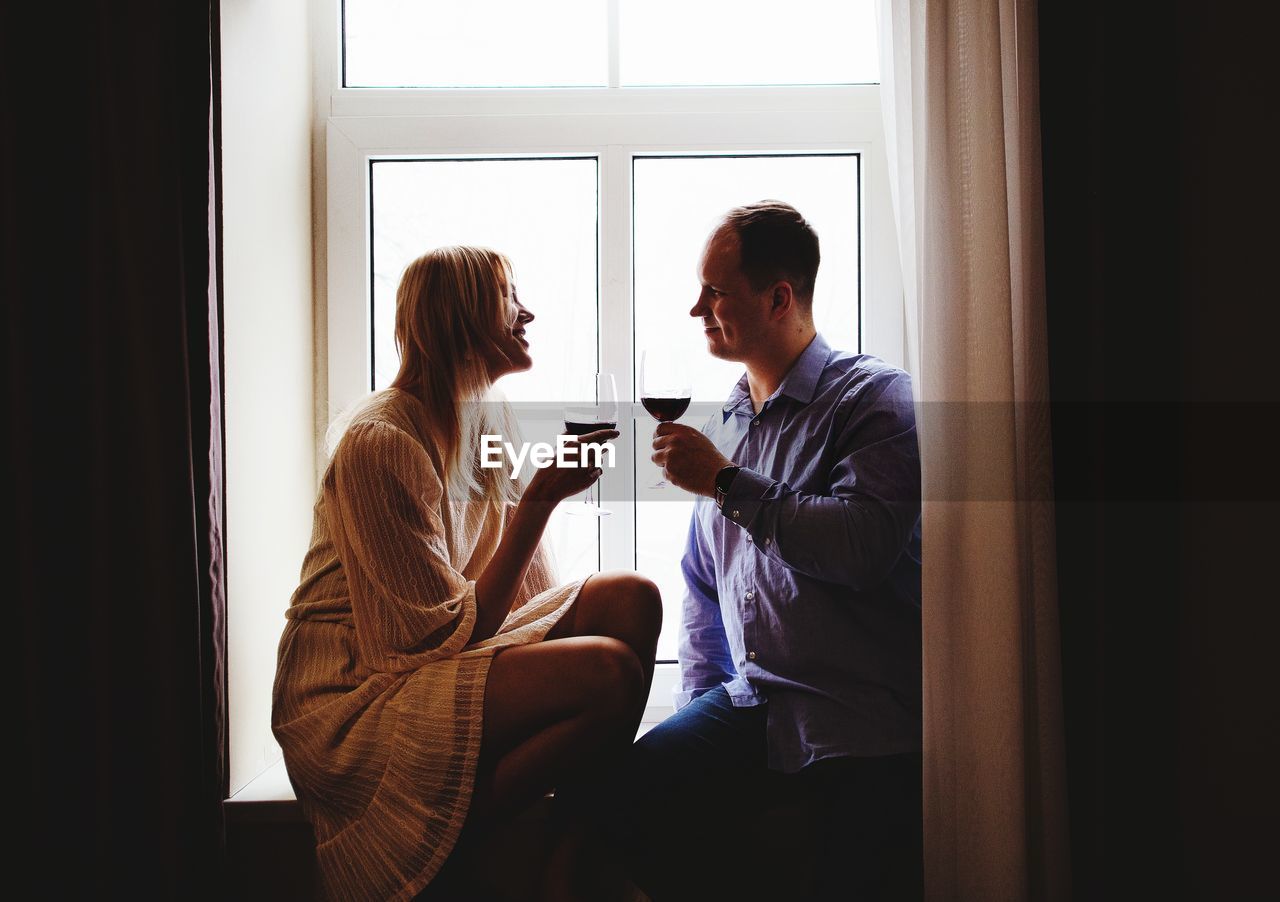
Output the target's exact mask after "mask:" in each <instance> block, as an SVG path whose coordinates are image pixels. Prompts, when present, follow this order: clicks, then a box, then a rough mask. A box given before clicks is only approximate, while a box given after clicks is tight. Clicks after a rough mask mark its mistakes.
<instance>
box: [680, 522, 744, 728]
mask: <svg viewBox="0 0 1280 902" xmlns="http://www.w3.org/2000/svg"><path fill="white" fill-rule="evenodd" d="M680 570H681V572H682V573H683V574H684V583H685V594H684V609H683V616H682V618H681V624H680V636H679V651H678V654H677V657H678V658H679V660H680V685H679V686H678V687H677V689H676V693H675V707H676V710H679V709H681V708H683V707H684V706H685V705H687V704H689V702H691V701H693V700H694V699H695V698H697V697H698V696H699V695H701V694H702V693H704V692H706V691H707V690H708V689H714V688H715V687H716V686H719V685H721V684H722V683H725V682H727V681H728V680H731V679H733V674H734V667H733V657H732V655H731V654H730V653H729V642H728V639H727V638H726V637H725V632H724V621H723V619H722V618H721V616H720V599H719V595H718V593H717V592H716V587H715V569H714V567H712V566H711V561H710V558H709V556H708V555H707V548H706V545H705V542H704V541H703V538H702V534H701V530H700V529H699V527H698V511H697V508H696V505H695V509H694V511H693V514H692V516H690V518H689V537H688V539H687V541H686V542H685V551H684V557H683V558H681V560H680Z"/></svg>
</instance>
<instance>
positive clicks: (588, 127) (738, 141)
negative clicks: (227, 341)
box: [313, 0, 905, 722]
mask: <svg viewBox="0 0 1280 902" xmlns="http://www.w3.org/2000/svg"><path fill="white" fill-rule="evenodd" d="M315 4H316V5H315V7H314V11H315V13H316V19H315V21H314V23H313V24H314V26H315V29H316V35H315V37H316V46H317V59H316V89H317V98H316V100H317V103H316V117H317V126H318V127H322V128H323V136H324V138H323V146H324V160H325V163H324V180H325V181H324V186H323V187H322V188H321V191H322V192H323V194H324V197H325V210H326V225H325V228H324V233H325V236H326V237H325V239H324V251H325V260H326V262H325V265H324V270H323V272H324V276H325V279H324V281H325V285H324V289H323V291H322V292H321V293H322V295H323V296H324V297H325V298H326V303H325V306H326V308H327V314H326V326H327V328H326V332H327V347H326V348H324V351H325V354H324V356H323V359H318V360H317V367H318V374H319V373H322V375H319V376H318V378H319V381H320V382H321V383H322V384H323V385H325V386H326V387H327V398H328V404H327V406H328V411H329V415H330V416H332V415H333V414H334V413H336V412H337V411H340V410H342V409H343V408H344V407H345V406H346V405H348V404H349V403H351V402H352V401H354V400H356V399H358V398H359V397H360V396H362V395H363V394H365V393H366V392H367V391H368V390H369V388H370V374H371V372H372V360H371V356H370V355H371V335H372V323H371V311H372V300H373V299H372V296H371V279H370V276H369V268H370V261H371V254H372V246H371V240H372V229H371V223H370V221H369V211H370V197H369V190H370V163H371V161H373V160H377V159H395V158H406V157H411V158H415V159H422V158H433V157H439V158H457V157H520V156H529V157H544V156H594V157H597V158H598V160H599V166H598V172H599V197H600V216H599V232H598V235H597V239H598V241H599V249H600V253H599V273H598V284H599V286H600V296H599V314H600V321H599V329H598V333H599V337H600V346H599V361H600V367H601V369H602V370H603V371H610V372H617V373H632V372H633V367H634V365H635V362H634V359H633V356H632V355H633V348H632V347H631V341H632V334H633V330H632V323H633V319H632V317H633V306H632V296H631V290H632V278H631V264H632V260H631V253H632V240H631V225H632V216H631V182H632V171H633V168H632V158H633V157H634V156H635V155H642V154H663V155H674V154H685V153H687V154H697V155H705V154H717V153H725V154H733V153H737V154H752V153H762V154H775V153H776V154H803V153H813V152H818V153H856V154H859V155H860V165H859V172H860V178H861V180H862V184H861V186H860V187H861V190H860V200H861V207H862V209H861V222H860V230H859V235H860V240H861V242H862V247H861V249H860V253H861V259H862V265H861V267H860V272H861V280H862V284H861V286H860V290H861V302H862V310H861V330H860V339H861V343H862V349H863V350H867V351H870V352H872V353H875V354H877V355H878V356H880V357H882V358H884V359H885V360H886V361H888V362H889V363H891V364H893V365H895V366H899V367H902V366H904V364H905V353H904V344H903V339H904V331H903V315H902V314H903V308H902V280H901V274H900V268H899V265H898V252H897V242H896V238H895V233H894V226H893V220H892V206H891V203H892V201H891V197H890V189H889V177H888V167H887V161H886V158H885V152H884V133H883V124H882V119H881V113H880V90H879V86H878V85H838V86H803V87H760V88H755V87H752V88H743V87H734V88H619V87H616V85H617V64H616V61H617V53H616V47H617V31H616V25H615V23H616V21H617V16H616V2H613V3H611V4H610V5H611V12H610V16H611V18H610V22H611V31H612V33H613V37H612V38H611V45H612V50H611V53H610V57H611V60H612V63H611V66H610V81H611V84H613V85H615V87H605V88H560V89H545V90H544V89H405V88H397V89H390V90H382V89H371V88H345V87H343V86H342V84H341V77H342V76H341V58H342V56H341V52H342V51H341V34H340V33H339V28H340V26H339V23H340V21H341V19H340V10H341V2H340V0H315ZM317 174H318V173H317ZM695 294H696V286H694V285H691V286H690V298H691V299H692V298H693V297H694V295H695ZM690 303H691V305H692V300H691V301H690ZM318 350H319V349H318ZM850 350H853V349H850ZM317 356H318V358H319V357H320V355H317ZM624 382H626V383H628V384H626V385H624V384H622V383H624ZM619 383H620V384H619V386H618V389H619V391H620V392H621V393H622V395H623V398H622V400H623V401H626V400H628V399H629V398H630V394H629V393H630V392H631V391H632V386H633V385H634V379H630V380H629V379H626V378H623V379H620V380H619ZM323 425H324V424H321V432H323ZM633 468H634V461H624V460H622V459H621V458H620V459H619V461H618V466H617V467H616V468H615V469H614V470H613V471H611V472H610V473H609V474H607V476H608V478H610V479H611V480H617V481H618V484H619V485H623V484H625V485H632V484H633V482H632V478H633ZM623 480H625V483H624V482H622V481H623ZM605 491H607V492H608V493H609V496H610V497H613V498H619V497H624V495H623V493H622V492H621V491H619V490H617V489H614V490H612V491H609V489H608V487H607V486H606V488H605ZM611 506H613V507H625V505H615V504H612V503H611ZM617 513H619V514H620V515H619V516H613V517H607V518H602V519H601V524H600V527H601V531H600V549H601V559H600V564H601V567H602V569H615V568H618V569H634V568H635V565H636V552H635V517H634V512H633V511H627V510H619V511H617ZM675 681H676V666H675V665H673V664H666V665H659V667H658V671H657V673H656V674H655V678H654V688H653V691H652V693H651V695H650V700H649V709H648V711H647V712H646V714H645V718H644V719H645V721H646V722H653V721H656V720H661V719H662V717H663V716H665V715H666V714H669V713H670V712H671V709H672V702H671V698H672V689H673V687H674V685H675Z"/></svg>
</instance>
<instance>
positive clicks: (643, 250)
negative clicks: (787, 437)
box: [634, 154, 860, 658]
mask: <svg viewBox="0 0 1280 902" xmlns="http://www.w3.org/2000/svg"><path fill="white" fill-rule="evenodd" d="M858 159H859V158H858V156H857V155H856V154H841V155H822V156H786V157H780V156H754V157H637V158H636V160H635V163H634V189H635V190H634V194H635V210H634V216H635V225H634V242H635V246H634V261H635V262H634V265H635V272H634V280H635V310H636V315H635V339H636V358H637V360H638V359H639V355H640V352H641V351H643V350H645V349H646V348H650V347H675V348H677V349H678V350H681V351H682V352H684V354H685V356H686V358H687V359H688V361H689V375H690V379H691V382H692V387H693V400H694V402H695V405H696V403H697V402H708V403H710V404H712V405H714V407H713V409H715V410H718V409H719V404H721V403H723V402H724V399H725V398H726V397H728V394H729V390H730V389H731V388H732V387H733V385H734V383H735V382H737V380H738V378H739V377H740V376H741V375H742V374H743V372H744V370H743V368H742V364H740V363H731V362H728V361H723V360H717V359H715V358H713V357H712V356H711V355H710V354H708V353H707V350H706V339H705V338H704V337H703V334H702V330H701V327H700V321H699V320H695V319H694V318H692V317H690V316H689V309H690V308H691V307H693V305H694V304H695V303H696V301H697V299H698V292H699V288H700V285H699V282H698V277H697V265H698V259H699V257H700V256H701V254H702V247H703V244H704V242H705V241H706V238H707V234H708V232H709V231H710V230H711V228H712V227H713V226H714V225H715V223H716V222H717V221H718V219H719V218H720V216H721V215H722V214H724V213H725V212H726V211H727V210H729V209H730V208H731V207H734V206H738V205H740V204H744V203H751V202H753V201H756V200H761V199H764V198H776V199H779V200H785V201H786V202H787V203H790V204H792V205H793V206H795V207H796V209H798V210H799V211H800V212H801V213H802V214H803V215H804V216H805V218H806V219H808V220H809V222H810V223H812V225H813V227H814V229H815V230H816V231H817V232H818V237H819V240H820V242H821V249H822V265H821V268H820V269H819V271H818V281H817V286H816V288H815V291H814V300H813V305H814V311H813V312H814V322H815V325H816V326H817V328H818V331H819V332H821V333H822V335H823V337H825V338H826V339H827V341H828V342H830V343H831V345H832V346H833V347H835V348H840V349H842V350H848V351H857V350H858V346H859V337H858V311H859V302H860V294H859V285H860V275H859V268H860V263H859V246H860V239H859V233H858V223H859V212H858V210H859V194H858V191H859V181H858ZM637 378H638V376H637ZM634 390H635V391H636V392H637V394H636V395H635V396H636V397H639V394H638V392H639V385H638V384H637V385H636V386H634ZM693 409H697V408H696V407H695V408H691V410H693ZM706 411H707V406H706V404H703V405H701V409H700V410H698V413H697V414H692V413H691V414H690V415H688V416H686V417H685V418H684V419H683V420H682V422H686V423H688V425H691V426H695V427H700V426H701V425H702V423H703V421H704V420H705V418H706V415H707V413H706ZM654 425H655V424H654V422H653V421H652V420H638V421H637V423H636V429H637V432H636V435H637V443H638V444H639V445H640V447H641V448H644V447H647V437H648V436H649V435H651V434H652V432H653V427H654ZM637 465H638V470H637V477H636V480H637V482H636V484H637V485H639V486H646V485H650V484H652V482H653V481H654V480H655V479H657V477H658V473H657V469H656V468H655V467H654V466H653V464H652V463H651V462H650V461H649V460H648V455H647V454H639V455H638V461H637ZM665 494H666V495H667V497H668V499H669V500H644V499H646V498H647V499H652V498H653V497H654V496H653V495H652V494H650V493H646V492H644V491H641V493H640V495H641V500H639V502H638V503H637V505H636V557H637V567H638V568H639V569H640V571H641V572H642V573H644V574H646V575H647V576H650V577H651V578H653V579H654V580H655V581H656V582H657V583H658V585H659V587H660V588H661V590H662V597H663V601H664V606H665V608H666V612H665V614H666V616H665V618H664V620H663V633H662V638H661V640H660V642H659V646H658V655H659V657H661V658H674V657H675V633H676V629H677V626H678V624H679V623H680V602H681V599H682V598H683V597H684V581H683V578H682V577H681V575H680V557H681V554H682V552H683V550H684V541H685V536H686V534H687V531H688V525H689V515H690V512H691V511H692V503H691V502H689V501H682V500H679V499H680V498H682V497H687V496H684V494H683V493H681V492H679V491H676V490H667V492H666V493H665Z"/></svg>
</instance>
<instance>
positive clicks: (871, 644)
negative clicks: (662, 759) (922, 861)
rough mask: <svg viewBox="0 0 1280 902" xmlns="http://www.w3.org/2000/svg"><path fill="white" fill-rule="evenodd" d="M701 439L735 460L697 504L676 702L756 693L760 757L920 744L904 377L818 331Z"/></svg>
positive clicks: (915, 561) (913, 518)
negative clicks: (718, 492) (764, 737)
mask: <svg viewBox="0 0 1280 902" xmlns="http://www.w3.org/2000/svg"><path fill="white" fill-rule="evenodd" d="M703 432H704V433H705V434H706V435H707V436H708V437H709V438H710V439H711V441H712V442H714V443H715V445H716V447H718V448H719V449H720V452H721V453H722V454H724V455H725V456H726V457H728V458H729V459H730V460H732V461H733V462H734V463H735V464H739V465H741V466H742V470H740V471H739V472H738V474H737V476H736V477H735V478H734V480H733V484H732V486H731V488H730V490H729V493H728V496H727V497H726V498H725V500H724V506H723V508H718V507H716V504H715V502H714V501H713V500H711V499H708V498H699V499H698V500H697V503H696V504H695V505H694V512H693V517H692V519H691V522H690V525H689V538H688V543H687V546H686V549H685V554H684V559H683V560H682V562H681V569H682V570H683V572H684V578H685V585H686V592H685V598H684V610H683V618H682V623H681V629H680V637H679V659H680V685H679V687H678V690H677V692H676V700H675V701H676V708H677V709H679V708H681V707H683V706H684V705H686V704H688V703H689V702H690V701H691V700H692V699H694V698H696V697H697V696H698V695H701V694H702V693H703V692H705V691H707V690H708V689H711V688H714V687H715V686H718V685H724V686H725V687H726V689H727V690H728V692H729V695H730V698H731V699H732V700H733V703H734V705H736V706H739V707H740V706H743V705H757V704H764V703H767V704H768V744H769V766H770V767H771V768H773V769H775V770H782V771H786V772H794V771H797V770H799V769H800V768H802V767H804V766H805V765H807V764H809V763H811V762H813V761H817V760H819V759H821V758H827V757H835V756H845V755H855V756H871V755H889V754H897V753H901V752H914V751H919V750H920V747H921V743H920V737H921V728H920V708H921V705H920V561H921V555H920V458H919V452H918V447H917V440H916V425H915V407H914V402H913V399H912V394H911V380H910V377H909V376H908V375H907V374H906V373H904V372H903V371H901V370H899V369H895V368H894V367H891V366H889V365H888V364H886V363H884V362H883V361H882V360H880V359H879V358H876V357H872V356H869V355H854V354H848V353H845V352H842V351H833V350H832V349H831V347H830V346H829V345H828V344H827V343H826V341H824V340H823V338H822V336H821V335H817V336H815V337H814V338H813V340H812V341H811V342H810V343H809V345H808V347H807V348H806V349H805V350H804V352H803V353H802V354H801V355H800V357H799V359H797V360H796V362H795V364H794V365H793V366H792V368H791V370H790V371H789V372H788V373H787V375H786V377H785V378H784V379H783V380H782V384H781V385H780V386H779V387H778V390H777V391H776V392H774V393H773V395H771V396H770V397H769V398H768V399H767V400H765V402H764V403H763V404H762V405H761V407H760V410H759V411H754V410H753V405H752V401H751V394H750V391H749V388H748V385H747V377H746V375H745V374H744V375H743V377H742V378H741V379H740V380H739V381H738V384H737V385H736V386H735V387H734V389H733V391H732V392H731V393H730V394H729V398H728V400H727V401H726V403H725V404H724V406H723V408H722V409H721V411H719V412H717V413H715V414H713V415H712V416H711V418H710V419H709V420H708V422H707V423H706V425H705V426H704V427H703Z"/></svg>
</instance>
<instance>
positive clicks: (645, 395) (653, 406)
mask: <svg viewBox="0 0 1280 902" xmlns="http://www.w3.org/2000/svg"><path fill="white" fill-rule="evenodd" d="M687 367H688V361H687V360H686V359H685V358H684V356H682V355H681V354H679V353H678V352H676V351H674V350H672V349H671V348H655V349H653V350H648V351H642V352H641V354H640V392H639V394H640V403H641V404H643V405H644V409H645V410H647V411H649V414H650V416H652V417H653V418H654V419H656V420H658V421H659V422H660V423H670V422H671V421H672V420H678V419H679V418H680V417H681V416H683V415H684V412H685V411H686V410H688V409H689V399H690V397H692V395H693V392H692V391H691V389H692V385H691V384H690V382H689V373H688V369H687ZM666 484H667V481H666V480H665V479H659V480H658V481H657V482H655V483H654V484H653V485H651V486H649V488H651V489H660V488H664V487H665V486H666Z"/></svg>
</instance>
